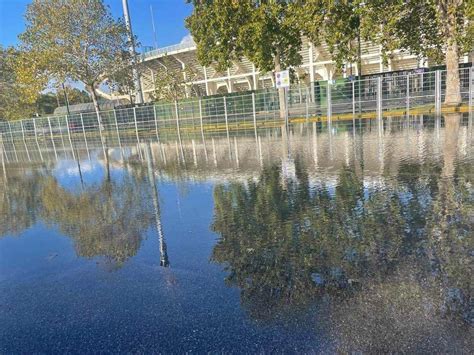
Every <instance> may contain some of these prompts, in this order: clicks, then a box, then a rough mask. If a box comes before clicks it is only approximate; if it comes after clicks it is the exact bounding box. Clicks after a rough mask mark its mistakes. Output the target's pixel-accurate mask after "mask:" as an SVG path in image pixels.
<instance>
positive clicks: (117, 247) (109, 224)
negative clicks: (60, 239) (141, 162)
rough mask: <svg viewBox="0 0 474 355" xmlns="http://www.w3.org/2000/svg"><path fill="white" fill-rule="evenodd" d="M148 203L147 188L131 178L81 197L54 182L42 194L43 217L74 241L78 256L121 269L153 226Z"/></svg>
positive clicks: (126, 177)
mask: <svg viewBox="0 0 474 355" xmlns="http://www.w3.org/2000/svg"><path fill="white" fill-rule="evenodd" d="M147 200H148V199H147V194H146V189H145V188H144V187H143V184H141V183H140V182H139V181H137V179H134V178H133V177H131V176H129V175H127V174H124V177H123V180H121V181H108V180H105V181H104V182H103V183H102V184H100V185H99V186H91V187H87V189H86V190H85V191H82V192H81V193H79V194H75V193H72V192H70V191H68V190H66V189H64V188H63V187H61V186H60V185H59V183H58V182H57V181H56V180H55V179H54V178H50V179H48V180H47V181H46V182H45V185H44V188H43V192H42V202H43V209H42V214H43V219H44V220H45V221H47V222H49V223H51V224H54V225H57V226H58V227H59V229H60V230H61V232H62V233H64V234H66V235H68V236H70V237H71V238H73V239H74V241H75V245H76V251H77V254H78V255H80V256H83V257H95V256H104V257H106V258H107V259H108V260H109V261H111V262H112V263H113V265H114V266H120V265H122V264H123V263H124V262H125V261H126V260H127V259H128V258H130V257H132V256H134V255H135V254H136V253H137V251H138V249H139V247H140V244H141V242H142V239H143V234H144V232H145V230H146V228H148V227H149V226H150V225H151V223H152V222H153V215H152V214H151V213H150V212H149V207H148V206H147V205H146V203H145V201H147Z"/></svg>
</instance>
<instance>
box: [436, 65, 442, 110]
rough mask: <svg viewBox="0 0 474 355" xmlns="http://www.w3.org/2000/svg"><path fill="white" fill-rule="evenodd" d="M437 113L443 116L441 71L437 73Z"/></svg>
mask: <svg viewBox="0 0 474 355" xmlns="http://www.w3.org/2000/svg"><path fill="white" fill-rule="evenodd" d="M435 113H436V115H440V114H441V71H439V70H437V71H435Z"/></svg>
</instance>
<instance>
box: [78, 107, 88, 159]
mask: <svg viewBox="0 0 474 355" xmlns="http://www.w3.org/2000/svg"><path fill="white" fill-rule="evenodd" d="M79 115H80V116H81V125H82V133H83V134H84V142H85V143H86V151H87V156H88V157H89V160H91V155H90V153H89V146H88V144H87V136H86V129H85V127H84V119H83V117H82V113H80V114H79Z"/></svg>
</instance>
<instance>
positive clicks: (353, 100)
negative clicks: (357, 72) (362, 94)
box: [352, 79, 356, 118]
mask: <svg viewBox="0 0 474 355" xmlns="http://www.w3.org/2000/svg"><path fill="white" fill-rule="evenodd" d="M355 114H356V103H355V81H354V79H352V117H353V118H354V117H355Z"/></svg>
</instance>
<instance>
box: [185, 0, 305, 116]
mask: <svg viewBox="0 0 474 355" xmlns="http://www.w3.org/2000/svg"><path fill="white" fill-rule="evenodd" d="M190 2H193V4H194V11H193V14H192V15H191V16H190V17H188V18H187V19H186V26H187V27H188V28H189V30H190V31H191V34H192V35H193V38H194V41H195V42H196V44H197V55H198V59H199V61H200V62H201V63H202V64H203V65H206V66H208V65H211V64H215V65H216V66H217V69H218V70H223V69H227V68H228V67H230V66H231V64H232V62H233V61H234V60H239V59H240V58H241V57H243V56H245V57H247V58H248V59H249V60H250V61H252V62H253V63H254V64H255V66H256V67H257V68H258V69H259V70H261V71H263V72H269V71H273V70H274V71H280V70H282V69H285V68H290V67H292V66H297V65H299V64H301V60H302V58H301V55H300V53H299V51H300V50H301V46H302V41H301V33H300V30H299V28H298V27H297V26H294V23H295V16H296V12H295V11H294V9H295V7H294V6H290V5H289V2H287V1H279V0H267V1H253V0H242V1H235V0H194V1H190ZM278 94H279V100H280V116H281V117H284V115H285V111H286V105H285V99H284V91H283V89H280V90H279V93H278Z"/></svg>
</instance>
